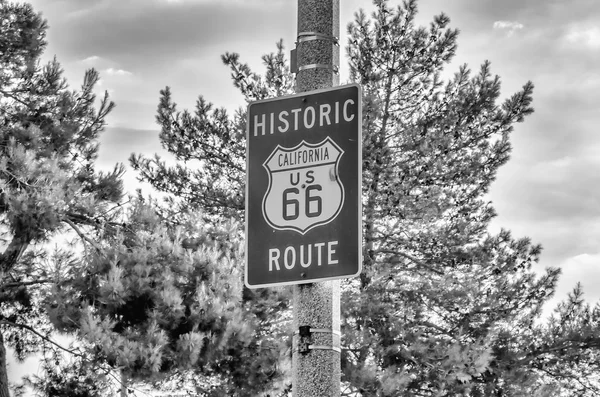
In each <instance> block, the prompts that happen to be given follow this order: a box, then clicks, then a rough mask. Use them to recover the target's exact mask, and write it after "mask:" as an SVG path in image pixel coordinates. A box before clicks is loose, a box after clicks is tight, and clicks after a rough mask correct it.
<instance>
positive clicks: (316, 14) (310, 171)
mask: <svg viewBox="0 0 600 397" xmlns="http://www.w3.org/2000/svg"><path fill="white" fill-rule="evenodd" d="M339 8H340V3H339V0H298V41H297V48H296V50H295V52H293V54H292V58H293V62H295V63H296V65H295V66H296V67H295V71H296V92H299V93H302V94H298V95H295V96H290V97H283V98H277V99H273V100H269V101H260V102H255V103H253V104H251V105H250V106H249V108H248V134H247V156H248V157H247V168H246V171H247V180H246V186H247V187H246V276H245V282H246V285H247V286H248V287H249V288H258V287H267V286H277V285H288V284H293V290H294V298H293V314H294V318H293V328H294V330H295V331H294V335H293V353H292V366H293V370H292V374H293V379H292V382H293V383H292V393H293V395H294V396H295V397H339V396H340V378H341V359H340V355H341V333H340V282H339V280H338V279H340V278H344V277H351V276H354V275H357V274H358V273H360V270H361V263H362V255H361V252H362V248H361V246H362V236H361V230H362V226H361V219H362V216H361V212H362V206H361V177H362V168H361V167H362V158H361V151H362V148H361V141H362V138H361V130H360V128H361V124H362V116H361V92H360V87H359V86H357V85H349V86H343V87H338V88H332V87H335V86H337V85H338V84H339V76H338V70H339V55H340V54H339V53H340V48H339V32H340V24H339V11H340V10H339Z"/></svg>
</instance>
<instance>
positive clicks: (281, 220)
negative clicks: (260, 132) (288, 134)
mask: <svg viewBox="0 0 600 397" xmlns="http://www.w3.org/2000/svg"><path fill="white" fill-rule="evenodd" d="M342 154H344V152H343V150H342V149H340V147H339V146H338V145H337V144H336V143H335V142H334V141H333V140H331V138H330V137H327V138H325V139H324V140H323V141H322V142H320V143H317V144H310V143H306V142H305V141H302V142H300V143H299V144H298V145H297V146H294V147H292V148H284V147H281V146H280V145H277V147H276V148H275V150H273V153H271V155H270V156H269V157H268V158H267V160H266V161H265V162H264V163H263V166H264V167H265V168H266V169H267V173H268V174H269V188H268V189H267V192H266V193H265V196H264V198H263V207H262V208H263V216H264V218H265V220H266V221H267V223H268V224H269V225H270V226H271V227H273V228H274V229H278V230H294V231H296V232H298V233H300V234H305V233H306V232H308V231H309V230H311V229H313V228H315V227H317V226H320V225H325V224H327V223H329V222H331V221H332V220H334V219H335V217H336V216H337V215H338V214H339V213H340V210H341V209H342V205H343V203H344V186H343V185H342V182H341V181H340V178H339V177H338V164H339V161H340V158H341V157H342Z"/></svg>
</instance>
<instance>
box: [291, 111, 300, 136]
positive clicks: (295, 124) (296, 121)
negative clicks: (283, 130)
mask: <svg viewBox="0 0 600 397" xmlns="http://www.w3.org/2000/svg"><path fill="white" fill-rule="evenodd" d="M301 110H302V109H292V113H294V131H298V113H300V111H301Z"/></svg>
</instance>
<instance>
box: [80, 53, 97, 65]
mask: <svg viewBox="0 0 600 397" xmlns="http://www.w3.org/2000/svg"><path fill="white" fill-rule="evenodd" d="M101 59H102V58H101V57H99V56H98V55H92V56H89V57H87V58H84V59H82V60H80V61H79V62H81V63H86V64H94V63H96V62H98V61H100V60H101Z"/></svg>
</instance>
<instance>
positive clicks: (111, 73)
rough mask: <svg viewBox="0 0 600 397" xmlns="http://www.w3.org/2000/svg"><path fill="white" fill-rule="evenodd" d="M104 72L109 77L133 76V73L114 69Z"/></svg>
mask: <svg viewBox="0 0 600 397" xmlns="http://www.w3.org/2000/svg"><path fill="white" fill-rule="evenodd" d="M104 72H105V73H106V74H108V75H109V76H131V75H133V73H131V72H129V71H127V70H123V69H115V68H108V69H105V70H104Z"/></svg>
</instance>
